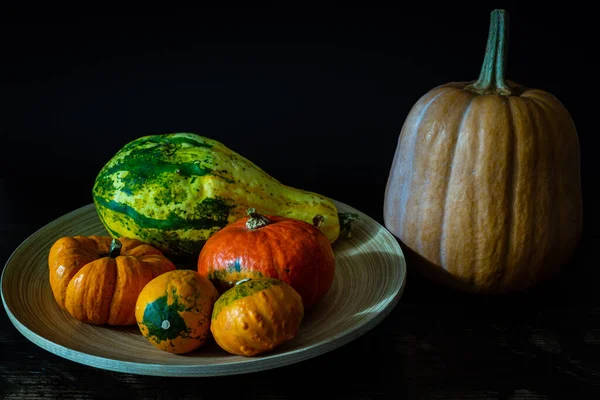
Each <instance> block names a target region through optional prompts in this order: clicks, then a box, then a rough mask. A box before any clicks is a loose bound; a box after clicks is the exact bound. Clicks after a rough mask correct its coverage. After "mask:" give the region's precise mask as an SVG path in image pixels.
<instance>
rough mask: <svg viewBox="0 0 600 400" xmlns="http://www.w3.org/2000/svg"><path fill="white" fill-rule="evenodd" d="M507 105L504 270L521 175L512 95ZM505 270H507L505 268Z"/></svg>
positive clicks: (502, 283) (504, 275) (504, 279)
mask: <svg viewBox="0 0 600 400" xmlns="http://www.w3.org/2000/svg"><path fill="white" fill-rule="evenodd" d="M505 99H506V106H507V107H508V110H507V113H508V127H509V129H510V133H509V138H508V140H509V143H508V146H507V147H508V156H509V157H510V160H509V161H508V162H507V163H506V165H507V171H506V190H507V194H508V198H507V200H506V204H507V205H508V211H507V212H506V216H505V218H506V228H505V231H506V232H505V233H506V234H505V238H504V246H505V249H504V252H503V253H504V257H503V262H502V265H500V266H499V267H500V268H501V269H502V270H504V269H503V268H504V266H505V265H508V261H509V259H510V256H511V249H512V246H511V244H512V229H513V220H514V218H515V216H514V214H515V208H516V204H515V197H516V193H515V192H516V190H517V189H516V180H517V179H518V176H519V163H518V159H517V150H516V149H517V148H518V146H519V141H518V135H517V132H516V130H517V128H516V126H515V116H514V113H513V104H512V101H511V97H506V98H505ZM504 271H505V270H504ZM506 280H507V276H506V273H503V274H502V277H501V279H499V282H500V284H501V285H505V284H506Z"/></svg>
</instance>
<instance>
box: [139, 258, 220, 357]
mask: <svg viewBox="0 0 600 400" xmlns="http://www.w3.org/2000/svg"><path fill="white" fill-rule="evenodd" d="M218 297H219V293H218V292H217V289H216V288H215V287H214V285H213V284H212V283H211V282H210V281H209V280H208V279H206V278H204V277H202V276H200V274H198V273H197V272H196V271H193V270H187V269H178V270H176V271H170V272H167V273H165V274H162V275H160V276H158V277H156V278H155V279H153V280H152V281H150V282H149V283H148V284H147V285H146V286H145V287H144V289H143V290H142V291H141V293H140V295H139V297H138V300H137V303H136V308H135V317H136V321H137V324H138V327H139V328H140V332H141V333H142V335H143V336H144V337H145V338H146V339H148V341H149V342H150V343H151V344H152V345H154V346H155V347H156V348H158V349H161V350H164V351H166V352H168V353H174V354H183V353H189V352H191V351H193V350H196V349H197V348H199V347H200V346H202V345H204V344H205V343H206V342H207V340H208V339H209V338H210V318H211V315H212V311H213V306H214V304H215V302H216V301H217V298H218Z"/></svg>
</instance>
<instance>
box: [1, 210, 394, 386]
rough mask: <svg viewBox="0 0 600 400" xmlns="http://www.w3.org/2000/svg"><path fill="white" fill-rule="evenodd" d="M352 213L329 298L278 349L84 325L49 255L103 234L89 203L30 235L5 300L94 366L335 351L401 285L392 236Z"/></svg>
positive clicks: (255, 364)
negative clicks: (159, 342) (175, 350)
mask: <svg viewBox="0 0 600 400" xmlns="http://www.w3.org/2000/svg"><path fill="white" fill-rule="evenodd" d="M336 204H337V206H338V207H339V210H340V211H344V212H355V213H357V214H359V216H360V219H359V220H358V221H354V222H353V225H352V229H353V231H352V237H351V238H345V239H339V240H338V241H336V242H335V243H334V251H335V254H336V262H337V267H336V275H335V279H334V282H333V285H332V287H331V289H330V290H329V292H328V293H327V295H326V297H325V298H324V299H323V300H322V301H321V302H320V303H319V304H318V305H317V306H316V307H315V308H314V309H312V310H310V311H309V312H307V314H306V316H305V318H304V320H303V321H302V325H301V329H300V331H299V332H298V334H297V336H296V337H295V338H294V339H293V340H292V341H290V342H287V343H285V344H284V345H282V346H281V347H279V348H277V349H276V351H274V352H272V353H270V354H267V355H262V356H257V357H242V356H235V355H231V354H229V353H226V352H225V351H223V350H222V349H221V348H220V347H218V345H217V344H216V343H215V342H214V341H211V342H209V343H207V344H205V345H204V346H203V347H201V348H200V349H198V350H196V351H195V352H192V353H188V354H185V355H174V354H170V353H166V352H163V351H161V350H158V349H156V348H155V347H154V346H152V345H151V344H150V343H149V342H148V341H147V339H146V338H144V337H143V336H142V335H141V334H140V332H139V330H138V328H137V326H131V327H126V328H113V327H108V326H106V327H105V326H93V325H89V324H84V323H81V322H79V321H77V320H75V319H74V318H72V317H71V316H70V315H69V314H67V313H66V312H64V311H63V310H62V309H61V308H60V307H59V306H58V304H57V303H56V302H55V300H54V297H53V296H52V292H51V289H50V285H49V283H48V271H47V268H48V266H47V256H48V251H49V249H50V247H51V246H52V244H53V243H54V242H55V241H56V240H57V239H59V238H60V237H62V236H75V235H86V236H87V235H94V234H95V235H106V234H107V233H106V231H105V230H104V227H103V226H102V224H101V222H100V220H99V219H98V216H97V214H96V209H95V208H94V205H93V204H89V205H87V206H84V207H82V208H79V209H77V210H75V211H72V212H70V213H69V214H66V215H64V216H62V217H60V218H58V219H57V220H55V221H53V222H51V223H49V224H48V225H46V226H44V227H43V228H41V229H40V230H38V231H37V232H35V233H34V234H33V235H31V236H30V237H29V238H27V239H26V240H25V241H24V242H23V243H22V244H21V245H20V246H19V247H18V248H17V249H16V250H15V251H14V253H13V254H12V255H11V257H10V258H9V260H8V262H7V263H6V266H5V268H4V271H3V273H2V283H1V285H2V302H3V304H4V308H5V309H6V312H7V314H8V316H9V318H10V320H11V321H12V323H13V324H14V325H15V327H16V328H17V329H18V330H19V332H21V333H22V334H23V335H24V336H25V337H26V338H27V339H29V340H31V341H32V342H33V343H35V344H36V345H38V346H40V347H42V348H43V349H45V350H47V351H49V352H51V353H54V354H56V355H58V356H60V357H64V358H66V359H69V360H72V361H74V362H77V363H81V364H85V365H89V366H93V367H96V368H101V369H106V370H112V371H118V372H126V373H133V374H143V375H155V376H217V375H234V374H242V373H249V372H255V371H261V370H267V369H271V368H276V367H279V366H284V365H288V364H292V363H296V362H299V361H302V360H305V359H308V358H312V357H315V356H318V355H320V354H323V353H325V352H327V351H330V350H333V349H335V348H338V347H340V346H342V345H344V344H347V343H348V342H350V341H352V340H354V339H356V338H357V337H359V336H360V335H362V334H364V333H365V332H367V331H368V330H370V329H372V328H373V327H374V326H376V325H377V324H378V323H379V322H381V321H382V319H383V318H384V317H386V316H387V315H388V313H389V312H390V311H391V310H392V308H393V307H394V306H395V305H396V304H397V302H398V300H399V299H400V296H401V295H402V292H403V290H404V285H405V282H406V263H405V259H404V255H403V253H402V250H401V249H400V246H399V245H398V242H397V241H396V240H395V238H394V237H393V236H392V235H391V234H390V233H389V232H388V231H387V230H386V229H385V228H384V227H382V226H381V225H380V224H378V223H377V222H376V221H374V220H373V219H371V218H370V217H369V216H367V215H365V214H363V213H361V212H359V211H358V210H356V209H354V208H352V207H349V206H347V205H345V204H342V203H339V202H336Z"/></svg>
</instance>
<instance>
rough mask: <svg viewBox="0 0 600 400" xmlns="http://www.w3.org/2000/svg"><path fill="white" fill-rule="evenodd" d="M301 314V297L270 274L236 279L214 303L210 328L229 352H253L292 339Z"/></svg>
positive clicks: (271, 348)
mask: <svg viewBox="0 0 600 400" xmlns="http://www.w3.org/2000/svg"><path fill="white" fill-rule="evenodd" d="M303 318H304V307H303V306H302V298H301V297H300V295H299V294H298V292H296V291H295V290H294V289H293V288H292V287H291V286H290V285H288V284H286V283H285V282H282V281H280V280H278V279H273V278H258V279H248V280H242V281H239V282H238V283H237V284H236V285H235V286H234V287H233V288H231V289H229V290H227V291H226V292H225V293H223V294H222V295H221V297H219V299H218V300H217V302H216V303H215V306H214V309H213V312H212V320H211V324H210V330H211V332H212V334H213V337H214V339H215V341H216V342H217V344H218V345H219V346H220V347H221V348H222V349H223V350H225V351H227V352H229V353H231V354H238V355H242V356H256V355H259V354H263V353H266V352H269V351H272V350H274V349H275V348H277V347H278V346H280V345H282V344H283V343H285V342H288V341H290V340H292V339H293V338H294V337H295V336H296V334H297V333H298V330H299V329H300V324H301V323H302V319H303Z"/></svg>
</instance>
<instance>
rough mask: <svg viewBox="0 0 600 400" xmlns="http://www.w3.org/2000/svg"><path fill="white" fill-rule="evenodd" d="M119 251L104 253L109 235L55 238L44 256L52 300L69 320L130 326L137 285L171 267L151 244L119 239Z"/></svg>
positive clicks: (108, 245) (141, 284) (108, 250)
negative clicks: (111, 253)
mask: <svg viewBox="0 0 600 400" xmlns="http://www.w3.org/2000/svg"><path fill="white" fill-rule="evenodd" d="M118 240H119V242H120V243H121V244H122V248H121V250H120V254H119V255H118V256H117V257H114V258H113V257H110V256H109V252H110V247H111V243H112V241H113V239H112V238H111V237H109V236H89V237H86V236H74V237H63V238H60V239H58V240H57V241H56V242H55V243H54V244H53V245H52V247H51V249H50V252H49V256H48V267H49V273H50V278H49V279H50V286H51V288H52V293H53V294H54V298H55V300H56V302H57V303H58V304H59V305H60V306H61V307H62V308H63V309H65V310H66V311H67V312H68V313H69V314H71V315H72V316H73V317H74V318H76V319H78V320H80V321H82V322H86V323H90V324H95V325H104V324H107V325H134V324H135V303H136V301H137V297H138V295H139V293H140V291H141V290H142V289H143V287H144V286H145V285H146V284H147V283H148V282H150V281H151V280H152V279H153V278H155V277H156V276H159V275H161V274H163V273H165V272H167V271H171V270H174V269H175V265H174V264H173V263H172V262H171V261H170V260H169V259H167V258H166V257H164V256H163V254H162V253H161V252H160V251H159V250H158V249H156V248H154V247H152V246H150V245H148V244H145V243H142V242H140V241H138V240H133V239H129V238H119V239H118Z"/></svg>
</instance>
